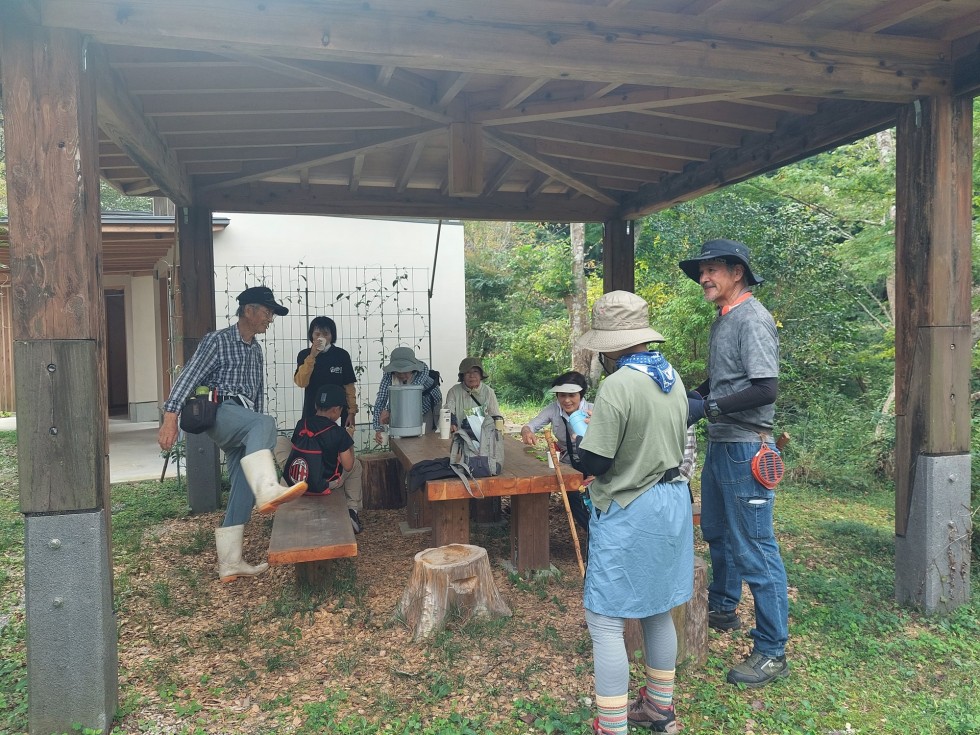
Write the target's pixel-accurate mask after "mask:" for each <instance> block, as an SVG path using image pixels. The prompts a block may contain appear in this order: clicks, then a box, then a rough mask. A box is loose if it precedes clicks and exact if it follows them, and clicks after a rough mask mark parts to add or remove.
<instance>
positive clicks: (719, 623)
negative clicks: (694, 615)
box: [708, 610, 742, 633]
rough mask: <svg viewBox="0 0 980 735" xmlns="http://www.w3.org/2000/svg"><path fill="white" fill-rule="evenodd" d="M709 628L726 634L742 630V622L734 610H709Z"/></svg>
mask: <svg viewBox="0 0 980 735" xmlns="http://www.w3.org/2000/svg"><path fill="white" fill-rule="evenodd" d="M708 627H709V628H714V629H715V630H720V631H721V632H723V633H724V632H725V631H728V630H738V629H739V628H741V627H742V620H741V618H739V617H738V613H736V612H735V611H734V610H708Z"/></svg>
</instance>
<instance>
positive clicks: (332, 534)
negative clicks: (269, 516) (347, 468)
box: [269, 489, 357, 587]
mask: <svg viewBox="0 0 980 735" xmlns="http://www.w3.org/2000/svg"><path fill="white" fill-rule="evenodd" d="M352 556H357V542H356V541H355V540H354V529H353V527H352V526H351V522H350V515H348V513H347V499H346V497H345V496H344V492H343V490H342V489H340V490H336V491H334V492H332V493H330V494H329V495H327V496H323V497H320V496H314V495H303V496H301V497H299V498H297V499H296V500H294V501H292V502H291V503H286V504H285V505H283V506H281V507H280V508H279V510H277V511H276V515H275V517H274V520H273V522H272V539H271V540H270V541H269V565H270V566H279V565H283V564H294V565H295V566H296V582H297V583H298V584H300V585H310V586H313V587H322V586H323V585H324V584H325V583H326V582H328V581H329V580H330V579H332V578H333V576H334V571H335V569H334V561H333V560H335V559H343V558H346V557H352Z"/></svg>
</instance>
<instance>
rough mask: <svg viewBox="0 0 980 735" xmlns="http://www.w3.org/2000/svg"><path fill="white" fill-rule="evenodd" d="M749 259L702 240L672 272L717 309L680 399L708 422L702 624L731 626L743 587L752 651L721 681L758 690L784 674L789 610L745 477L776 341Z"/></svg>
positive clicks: (722, 243) (759, 489)
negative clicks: (750, 602) (703, 372)
mask: <svg viewBox="0 0 980 735" xmlns="http://www.w3.org/2000/svg"><path fill="white" fill-rule="evenodd" d="M749 258H750V253H749V248H748V247H747V246H746V245H745V244H744V243H741V242H737V241H735V240H709V241H708V242H706V243H704V245H702V246H701V251H700V252H699V253H698V255H696V256H695V257H693V258H690V259H688V260H684V261H681V263H680V264H679V265H680V268H681V270H682V271H684V273H685V274H686V275H687V276H688V277H689V278H691V279H692V280H694V281H695V282H697V283H698V284H699V285H700V286H701V289H702V291H703V292H704V298H705V299H706V300H707V301H710V302H712V303H713V304H714V305H715V307H716V308H717V309H718V314H717V317H716V318H715V321H714V323H713V324H712V325H711V335H710V337H709V338H708V379H707V380H706V381H705V382H704V383H702V384H701V385H700V386H698V387H697V389H696V390H695V391H691V392H690V393H689V394H688V396H689V399H690V401H689V405H690V410H689V414H690V416H689V418H688V421H689V422H691V423H693V422H696V421H698V420H700V419H702V418H707V419H708V451H707V453H706V454H705V459H704V468H703V470H702V471H701V530H702V532H703V533H704V540H705V541H707V542H708V548H709V550H710V552H711V577H712V579H711V584H710V585H709V586H708V625H710V626H711V627H712V628H714V629H716V630H721V631H726V630H735V629H737V628H739V627H741V625H742V622H741V620H740V619H739V617H738V614H737V612H736V608H737V606H738V603H739V601H740V600H741V597H742V580H745V581H746V582H747V583H748V585H749V589H750V590H751V591H752V595H753V598H754V600H755V621H756V622H755V628H754V629H753V630H751V631H750V632H749V635H751V636H752V638H753V640H754V646H753V650H752V652H751V654H750V655H749V656H748V658H746V659H745V661H743V662H741V663H740V664H738V665H737V666H735V667H734V668H732V669H731V671H729V672H728V681H729V682H730V683H732V684H743V685H745V686H747V687H761V686H765V685H766V684H768V683H770V682H771V681H773V680H775V679H778V678H782V677H784V676H787V675H788V674H789V666H788V664H787V663H786V640H787V638H788V635H789V630H788V608H789V602H788V595H787V587H786V569H785V567H784V566H783V561H782V558H781V557H780V555H779V545H778V544H777V543H776V537H775V534H774V533H773V527H772V511H773V503H774V502H775V497H776V496H775V493H774V492H773V491H772V490H770V489H768V488H766V487H764V486H763V485H762V484H761V483H759V482H758V481H757V480H756V478H755V476H754V475H753V473H752V469H751V464H752V458H753V457H754V456H755V454H756V453H757V452H758V451H759V448H760V446H761V442H762V441H763V440H765V441H766V442H767V443H770V444H771V441H772V427H773V417H774V414H775V401H776V390H777V382H778V375H779V335H778V334H777V332H776V323H775V321H774V320H773V318H772V315H771V314H770V313H769V312H768V311H767V310H766V308H765V307H764V306H763V305H762V304H761V303H760V302H759V301H758V300H756V299H755V298H754V297H753V295H752V292H751V291H750V290H749V288H750V287H751V286H755V285H757V284H759V283H762V279H761V278H759V277H758V276H757V275H756V274H755V273H753V272H752V267H751V265H750V260H749ZM763 437H765V439H763Z"/></svg>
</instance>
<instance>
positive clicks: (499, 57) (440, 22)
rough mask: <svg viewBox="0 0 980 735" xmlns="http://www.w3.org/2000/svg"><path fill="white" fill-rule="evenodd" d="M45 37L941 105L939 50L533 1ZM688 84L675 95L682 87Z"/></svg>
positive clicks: (48, 0)
mask: <svg viewBox="0 0 980 735" xmlns="http://www.w3.org/2000/svg"><path fill="white" fill-rule="evenodd" d="M40 2H41V3H42V5H41V7H42V19H43V22H44V24H45V25H46V26H51V27H67V28H74V29H77V30H79V31H81V32H83V33H88V34H91V35H93V36H94V37H95V38H97V39H98V40H100V41H103V42H110V43H124V44H134V43H135V44H139V45H147V46H156V47H179V48H187V49H189V50H211V49H214V48H216V47H220V48H222V49H228V50H229V51H230V52H232V53H237V52H241V53H248V52H249V51H250V50H251V49H253V48H255V47H258V46H261V47H262V48H263V50H264V55H265V56H267V57H268V56H281V57H285V58H297V57H306V58H312V59H341V60H345V61H353V62H357V63H365V64H374V65H385V64H395V65H399V66H407V67H414V68H418V69H435V70H445V68H446V60H447V58H452V59H453V71H458V72H465V71H469V72H472V73H476V74H507V75H514V76H529V75H530V76H544V77H550V78H572V79H582V80H591V81H608V80H609V79H620V80H622V81H623V83H627V84H644V85H661V84H677V83H685V84H687V86H705V87H709V88H712V89H719V88H728V89H740V90H747V89H757V90H761V91H766V90H768V91H772V92H780V91H789V90H792V91H793V92H794V93H799V94H813V95H817V96H839V97H856V98H859V99H882V100H895V101H908V100H910V99H912V98H914V97H917V96H921V95H928V94H937V93H940V92H943V91H944V90H945V88H946V85H947V81H948V77H949V73H950V68H949V59H948V45H947V44H945V43H944V42H940V41H932V40H929V39H919V38H909V37H901V36H894V35H886V34H869V33H856V32H849V31H842V30H840V29H827V28H819V27H814V26H811V25H806V26H802V25H793V26H789V25H780V24H778V23H764V22H753V23H740V22H735V21H729V20H722V19H713V18H703V17H694V16H685V15H683V14H679V13H677V14H671V13H661V12H656V11H651V10H647V9H646V8H637V9H634V8H631V7H627V8H624V9H617V10H608V9H605V8H595V7H591V6H589V5H576V4H571V3H557V2H549V1H548V0H537V1H536V2H534V3H527V2H525V0H498V1H497V2H493V3H487V2H485V1H484V0H458V2H455V3H451V4H450V3H446V4H440V5H439V6H438V7H437V9H433V8H432V7H431V6H430V5H429V4H428V3H427V2H426V1H425V0H377V1H376V2H371V3H345V2H341V0H334V1H330V2H326V1H325V2H319V3H316V4H309V5H300V4H295V5H290V6H288V11H289V12H283V11H282V9H281V8H279V6H276V7H277V8H279V10H280V13H279V15H277V17H276V22H275V23H270V22H269V18H268V14H267V12H266V11H267V10H268V8H266V6H264V5H248V4H243V5H236V6H235V7H234V8H232V7H231V6H230V5H228V6H225V7H223V8H212V9H210V12H208V13H207V14H204V13H198V12H194V11H195V10H196V9H193V8H192V9H191V10H190V11H187V12H180V11H179V9H175V8H173V7H171V6H170V5H169V4H166V3H159V2H157V1H156V0H129V2H127V4H126V7H127V18H126V22H125V24H121V23H120V21H119V16H118V3H117V2H116V1H115V0H91V1H90V2H85V3H79V2H76V0H40ZM684 80H686V82H685V81H684Z"/></svg>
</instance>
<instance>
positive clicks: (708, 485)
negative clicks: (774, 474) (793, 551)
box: [701, 441, 789, 657]
mask: <svg viewBox="0 0 980 735" xmlns="http://www.w3.org/2000/svg"><path fill="white" fill-rule="evenodd" d="M757 451H759V443H758V442H710V441H709V442H708V451H707V454H706V455H705V458H704V470H703V471H702V473H701V531H702V533H703V534H704V540H705V541H707V542H708V548H709V549H710V551H711V584H709V585H708V608H709V609H711V610H734V609H735V608H736V607H737V606H738V602H739V600H740V599H741V597H742V580H743V579H744V580H745V581H746V582H747V583H748V585H749V589H750V590H752V596H753V597H754V598H755V626H756V627H755V628H754V629H753V630H751V631H750V633H749V634H750V635H751V636H752V638H753V639H755V649H756V650H757V651H759V652H760V653H762V654H764V655H766V656H773V657H776V656H782V655H783V654H784V653H785V648H786V639H787V638H788V637H789V623H788V617H789V600H788V597H787V592H786V568H785V567H784V566H783V559H782V557H781V556H780V555H779V544H777V543H776V537H775V535H774V534H773V530H772V508H773V504H774V503H775V500H776V493H775V492H773V491H772V490H767V489H766V488H764V487H763V486H762V485H760V484H759V483H758V482H756V480H755V478H754V477H753V476H752V458H753V457H754V456H755V453H756V452H757Z"/></svg>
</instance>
